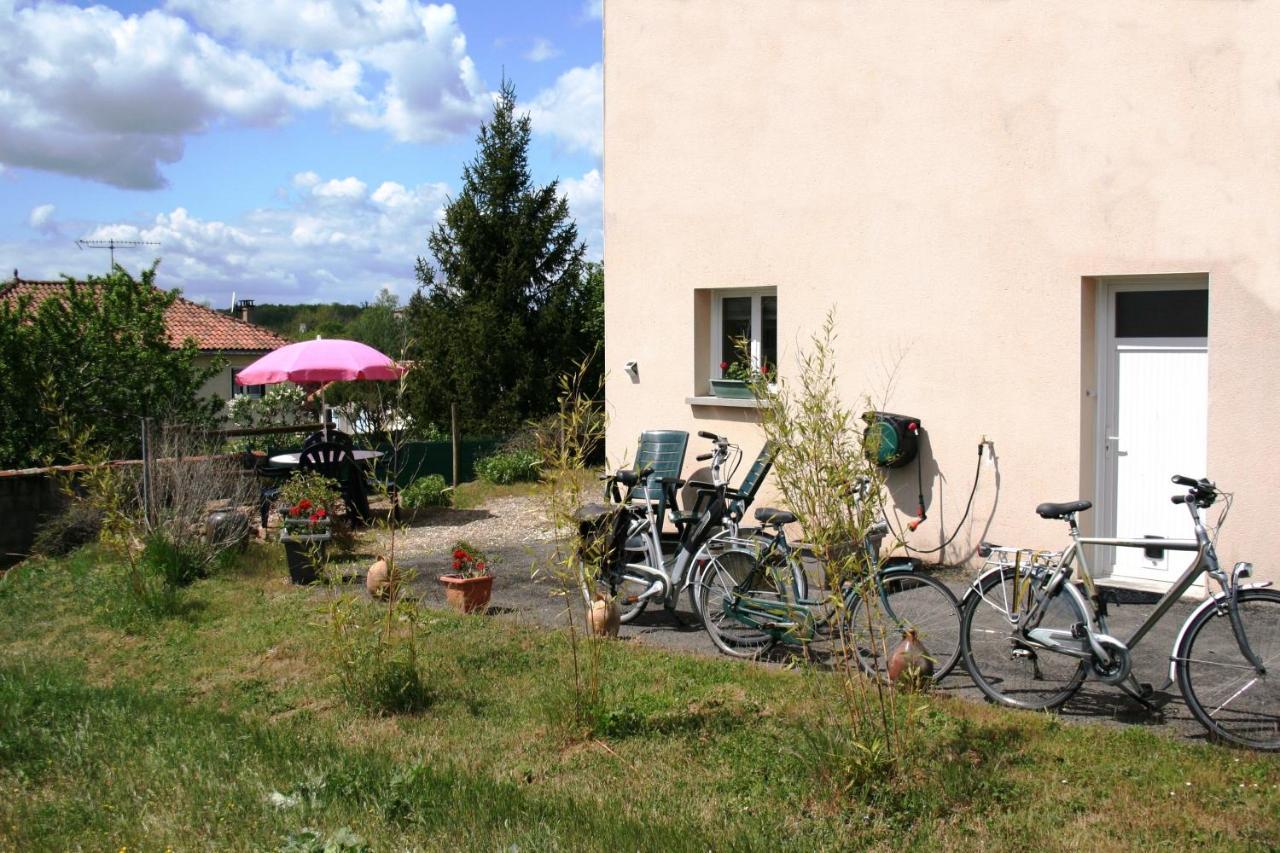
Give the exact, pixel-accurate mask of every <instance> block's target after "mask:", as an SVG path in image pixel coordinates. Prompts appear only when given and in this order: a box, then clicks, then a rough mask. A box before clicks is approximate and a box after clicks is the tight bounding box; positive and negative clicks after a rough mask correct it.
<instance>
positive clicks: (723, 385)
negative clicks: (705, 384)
mask: <svg viewBox="0 0 1280 853" xmlns="http://www.w3.org/2000/svg"><path fill="white" fill-rule="evenodd" d="M711 393H712V394H714V395H715V396H717V397H724V398H726V399H730V400H750V399H751V398H752V394H751V386H750V385H748V384H747V383H745V382H743V381H742V380H741V379H712V380H711Z"/></svg>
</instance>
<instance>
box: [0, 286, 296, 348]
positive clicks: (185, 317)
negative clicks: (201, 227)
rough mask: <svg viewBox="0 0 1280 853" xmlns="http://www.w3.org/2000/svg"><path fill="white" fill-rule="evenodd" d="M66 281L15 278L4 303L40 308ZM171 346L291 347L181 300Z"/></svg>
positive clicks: (173, 316)
mask: <svg viewBox="0 0 1280 853" xmlns="http://www.w3.org/2000/svg"><path fill="white" fill-rule="evenodd" d="M66 286H67V285H66V282H62V281H28V280H26V279H20V278H15V279H12V280H11V281H7V282H4V283H3V284H0V300H5V301H9V302H16V301H17V299H18V297H20V296H27V295H29V296H31V300H32V306H33V307H34V306H37V305H39V304H40V303H41V302H44V301H45V300H46V299H48V298H50V297H51V296H57V295H58V294H60V293H62V292H63V291H64V290H65V289H66ZM165 325H167V326H168V328H169V342H170V343H171V344H172V345H173V346H175V347H177V346H180V345H181V344H182V342H183V341H185V340H186V339H188V338H190V339H191V340H193V341H195V342H196V346H197V347H199V348H200V349H201V350H204V351H214V352H228V351H236V352H270V351H271V350H273V349H279V348H280V347H282V346H285V345H286V344H288V343H289V341H288V340H286V339H285V338H282V337H280V336H279V335H277V334H276V333H275V332H273V331H271V330H269V329H264V328H262V327H261V326H255V325H253V324H252V323H246V322H245V321H243V320H241V319H239V318H237V317H232V316H229V315H227V314H223V313H222V312H220V311H214V310H213V309H212V308H206V307H204V306H203V305H197V304H196V303H194V302H192V301H191V300H189V299H183V298H182V297H181V296H179V297H178V298H177V299H175V300H174V302H173V304H172V305H170V306H169V310H168V312H167V313H166V314H165Z"/></svg>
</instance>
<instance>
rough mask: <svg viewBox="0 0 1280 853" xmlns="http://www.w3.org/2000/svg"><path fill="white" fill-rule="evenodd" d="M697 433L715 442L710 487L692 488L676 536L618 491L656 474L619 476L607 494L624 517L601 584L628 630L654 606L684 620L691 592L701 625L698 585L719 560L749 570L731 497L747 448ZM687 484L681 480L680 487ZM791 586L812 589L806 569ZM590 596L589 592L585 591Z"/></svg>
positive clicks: (734, 570)
mask: <svg viewBox="0 0 1280 853" xmlns="http://www.w3.org/2000/svg"><path fill="white" fill-rule="evenodd" d="M698 435H699V436H700V437H702V438H705V439H707V440H708V441H710V442H711V444H712V449H711V452H709V453H704V454H702V455H700V456H698V457H697V460H698V461H699V462H710V463H711V464H710V469H711V480H712V482H711V483H710V484H705V483H704V484H698V483H691V484H690V486H691V487H692V489H693V491H694V492H695V493H696V495H697V497H696V498H695V500H694V506H693V507H692V508H691V510H690V511H689V512H687V513H681V515H682V516H683V519H682V521H681V525H680V531H679V533H678V535H676V536H675V537H669V536H667V535H664V532H663V530H662V529H661V527H660V526H659V522H658V516H657V513H656V512H655V511H654V508H653V505H652V503H651V502H650V501H647V500H643V499H637V500H628V499H627V498H626V497H625V496H622V495H621V494H620V492H619V490H618V486H619V485H621V486H624V487H633V486H635V485H636V483H638V482H641V481H644V480H645V479H646V478H647V477H649V476H650V475H651V473H652V472H651V471H649V470H645V471H641V472H638V473H637V472H633V471H629V470H622V471H618V472H617V473H615V474H612V475H609V476H607V477H606V478H605V479H606V480H607V481H608V485H607V487H606V490H607V492H608V493H609V494H611V495H612V496H613V500H612V501H611V502H612V504H613V506H614V507H616V508H617V510H618V512H619V515H618V517H617V519H616V523H617V524H619V525H621V527H619V533H620V534H621V545H620V546H619V548H618V549H617V551H618V554H617V559H613V560H610V561H608V562H607V564H606V565H605V566H604V567H603V568H602V570H601V572H600V575H599V577H598V578H597V579H596V584H597V587H598V589H599V591H600V592H602V593H603V594H605V595H606V596H608V597H610V598H613V599H614V600H616V601H617V602H618V608H619V613H620V621H621V622H623V623H624V624H625V623H627V622H630V621H632V620H633V619H635V618H636V617H637V616H639V615H640V613H642V612H643V611H644V609H645V607H646V606H647V605H648V603H649V602H650V601H655V602H660V603H661V604H662V605H663V607H664V608H665V609H666V610H667V612H668V613H670V614H671V615H672V618H674V619H675V620H676V621H677V622H683V621H684V620H682V619H681V617H680V616H679V615H678V613H677V610H676V605H677V603H678V601H679V598H680V596H681V594H682V593H684V592H685V591H686V590H687V591H688V597H689V604H690V608H691V609H692V610H693V611H694V615H695V617H696V618H697V619H698V620H701V619H702V611H701V609H700V607H699V602H698V599H697V595H696V591H697V588H696V584H697V581H698V578H699V577H701V574H702V572H703V571H704V570H705V567H706V566H707V564H708V563H709V562H710V561H711V560H713V559H716V560H718V565H720V566H721V567H722V570H725V571H729V572H730V573H731V574H733V575H734V576H735V577H737V576H745V575H746V574H747V572H749V571H750V564H749V562H747V561H745V560H743V559H741V556H740V555H739V554H737V553H736V551H737V548H736V543H737V542H738V541H739V540H738V535H739V532H738V522H739V520H740V519H739V517H738V516H739V513H740V510H739V509H738V508H737V507H736V505H735V504H733V503H732V502H730V501H729V500H728V499H727V489H728V481H729V479H730V478H731V477H732V476H733V473H734V471H735V470H736V469H737V466H738V464H739V463H740V462H741V460H742V450H741V449H740V448H739V447H738V446H737V445H735V444H731V443H730V442H729V439H727V438H725V437H724V436H721V435H716V434H715V433H710V432H699V433H698ZM682 485H684V481H678V482H677V483H676V487H677V488H679V487H680V486H682ZM791 583H792V584H793V585H794V586H795V587H797V588H799V589H802V590H805V591H807V590H808V585H807V582H806V580H805V577H804V570H803V568H801V567H798V566H797V567H796V568H795V572H794V575H793V577H792V578H791ZM584 593H589V591H584Z"/></svg>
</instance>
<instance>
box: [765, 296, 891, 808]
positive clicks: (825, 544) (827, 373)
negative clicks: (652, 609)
mask: <svg viewBox="0 0 1280 853" xmlns="http://www.w3.org/2000/svg"><path fill="white" fill-rule="evenodd" d="M834 344H835V315H834V313H833V312H829V313H828V314H827V317H826V319H825V321H824V323H823V325H822V328H821V329H820V330H819V331H818V332H816V333H815V334H814V335H813V336H812V337H811V338H810V341H809V346H808V348H806V349H803V350H801V351H800V353H799V354H798V357H797V362H798V365H797V366H798V370H797V372H796V374H795V375H794V377H793V378H788V377H787V376H785V375H783V376H781V377H778V378H777V379H776V382H771V381H770V379H769V378H768V377H767V376H766V374H764V373H760V374H757V375H755V376H754V377H752V379H751V382H750V384H751V389H752V391H753V393H754V394H755V396H756V398H757V399H758V400H759V401H760V413H761V424H762V427H763V429H764V432H765V435H766V437H767V438H768V439H769V440H770V441H771V442H773V444H774V446H775V447H776V448H777V450H776V453H775V456H774V472H775V477H776V482H777V484H778V487H779V490H780V491H781V493H782V497H783V501H784V503H785V505H786V506H787V507H788V508H789V509H791V510H792V512H794V513H795V514H796V516H797V518H798V519H799V523H800V525H801V526H802V527H803V529H804V537H805V541H806V542H807V543H809V545H810V546H811V547H812V549H813V552H814V554H815V555H816V556H817V558H818V560H819V562H820V564H821V565H822V568H823V570H824V573H825V576H826V578H827V592H828V595H829V604H830V605H831V606H832V607H833V608H834V609H835V615H834V616H833V617H832V618H833V622H834V624H835V625H836V626H838V630H837V632H836V635H835V648H834V650H833V651H834V663H835V670H836V682H837V684H838V685H839V688H840V691H839V694H838V697H837V701H836V702H834V703H832V705H833V706H834V707H832V711H833V712H834V713H832V714H830V715H827V716H824V718H823V720H824V722H823V725H822V726H820V727H818V728H817V729H814V730H813V731H811V732H808V733H807V734H806V742H807V743H808V744H809V746H810V749H811V754H812V758H813V763H814V766H815V767H816V768H818V771H819V772H820V773H823V774H828V775H829V776H830V778H829V779H828V785H829V786H830V788H831V789H832V790H833V791H835V792H837V793H838V794H841V795H843V794H847V793H848V792H850V791H852V790H864V789H865V788H866V786H867V785H872V784H878V783H880V782H882V781H884V780H886V779H888V778H891V777H893V776H894V775H896V774H898V773H900V772H901V771H902V770H903V767H904V763H905V762H907V761H909V760H910V758H911V756H912V755H913V750H912V748H911V744H910V743H909V742H908V741H909V739H910V737H911V735H912V733H913V727H912V708H913V707H914V705H912V703H911V702H910V701H908V700H905V699H903V698H902V697H901V696H900V695H899V693H898V692H897V691H895V690H892V689H890V688H889V687H888V685H886V684H885V683H883V682H882V681H881V680H880V679H878V678H871V679H869V678H867V677H865V676H864V675H863V670H862V666H863V665H864V663H865V662H863V661H860V659H859V649H858V648H857V646H855V644H854V643H853V642H852V635H853V634H854V633H855V632H856V633H858V634H860V635H862V636H863V637H864V638H865V639H866V641H867V642H866V645H868V646H869V647H870V649H871V650H872V654H873V657H875V658H879V659H883V657H884V656H886V655H887V653H888V649H887V646H888V645H889V643H891V642H896V640H897V638H896V637H892V636H891V633H892V632H890V631H888V630H887V629H886V626H885V625H884V624H883V621H884V620H883V618H882V614H880V613H879V612H878V608H875V607H864V608H861V610H862V612H863V613H865V619H866V624H865V625H862V624H859V625H858V626H851V625H848V624H847V622H848V620H849V618H850V617H849V615H848V614H847V613H845V612H844V602H843V598H842V597H841V595H840V590H841V589H842V587H843V586H844V585H853V586H855V587H857V588H858V590H859V592H860V593H861V595H862V597H863V600H866V601H873V600H875V595H876V594H875V580H874V579H875V574H876V572H877V570H878V569H879V565H878V563H877V562H876V561H875V559H873V558H872V556H871V553H870V552H868V551H867V550H866V549H865V548H863V547H862V546H861V543H863V542H865V541H866V540H867V539H868V537H870V536H871V534H872V528H873V526H874V525H875V523H876V521H877V514H878V508H879V506H880V505H881V500H880V498H881V495H882V491H883V489H884V478H883V475H882V473H881V471H880V470H879V469H878V468H877V467H876V466H875V465H874V464H872V463H871V462H870V461H869V460H871V459H873V458H875V452H874V451H875V449H876V448H875V447H872V446H868V444H869V442H874V441H875V440H876V438H877V434H876V433H875V432H874V431H868V433H866V434H865V435H864V434H863V433H862V432H861V430H860V429H859V424H860V422H861V421H860V419H859V418H858V416H857V415H855V413H854V412H853V411H852V410H851V409H850V408H849V407H848V405H846V404H845V403H844V402H843V401H842V400H841V398H840V395H839V392H838V390H837V388H838V387H839V385H838V383H837V382H836V355H835V348H834ZM862 402H863V405H864V408H868V409H874V408H877V407H876V406H874V405H873V404H872V403H871V400H870V397H867V398H864V400H863V401H862ZM857 491H861V492H862V493H863V494H864V495H865V497H864V498H863V500H861V501H855V500H854V499H853V497H854V494H855V493H856V492H857ZM859 645H862V644H859ZM806 648H807V647H806ZM875 668H877V669H878V667H875Z"/></svg>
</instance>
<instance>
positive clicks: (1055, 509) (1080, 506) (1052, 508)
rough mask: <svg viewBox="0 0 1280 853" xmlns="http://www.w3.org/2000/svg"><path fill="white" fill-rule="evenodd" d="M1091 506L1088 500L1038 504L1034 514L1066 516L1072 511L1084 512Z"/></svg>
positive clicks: (1049, 516) (1042, 516)
mask: <svg viewBox="0 0 1280 853" xmlns="http://www.w3.org/2000/svg"><path fill="white" fill-rule="evenodd" d="M1092 507H1093V504H1092V503H1090V502H1089V501H1068V502H1067V503H1063V504H1040V506H1038V507H1036V514H1037V515H1039V516H1040V517H1041V518H1066V517H1067V516H1068V515H1071V514H1072V513H1074V512H1084V511H1085V510H1086V509H1090V508H1092Z"/></svg>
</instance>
